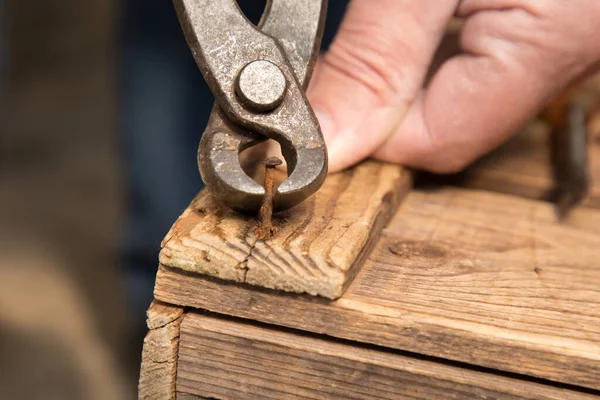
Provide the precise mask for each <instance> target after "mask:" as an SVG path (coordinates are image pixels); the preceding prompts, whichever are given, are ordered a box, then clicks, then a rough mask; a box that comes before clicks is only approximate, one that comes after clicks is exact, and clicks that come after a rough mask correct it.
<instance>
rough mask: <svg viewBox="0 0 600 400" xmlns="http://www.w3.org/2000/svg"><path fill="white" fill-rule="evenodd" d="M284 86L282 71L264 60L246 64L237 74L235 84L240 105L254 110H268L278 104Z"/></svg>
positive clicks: (280, 100) (282, 96)
mask: <svg viewBox="0 0 600 400" xmlns="http://www.w3.org/2000/svg"><path fill="white" fill-rule="evenodd" d="M286 88H287V82H286V79H285V76H284V75H283V72H281V70H280V69H279V67H278V66H277V65H275V64H273V63H272V62H269V61H265V60H258V61H252V62H251V63H249V64H247V65H246V66H245V67H244V68H243V69H242V71H240V73H239V75H238V76H237V80H236V85H235V89H236V93H237V95H238V96H239V97H240V99H241V101H242V105H243V106H244V107H246V108H247V109H249V110H250V111H255V112H265V111H270V110H272V109H274V108H276V107H277V106H278V105H280V104H281V102H282V101H283V98H284V96H285V90H286Z"/></svg>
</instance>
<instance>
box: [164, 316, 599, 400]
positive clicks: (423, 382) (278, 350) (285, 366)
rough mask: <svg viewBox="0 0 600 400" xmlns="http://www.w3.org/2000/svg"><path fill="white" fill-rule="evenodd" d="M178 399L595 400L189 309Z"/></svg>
mask: <svg viewBox="0 0 600 400" xmlns="http://www.w3.org/2000/svg"><path fill="white" fill-rule="evenodd" d="M176 387H177V399H178V400H182V399H190V400H191V399H197V398H210V399H298V398H302V399H318V400H321V399H403V398H411V399H414V398H419V399H442V398H443V399H450V398H453V399H466V398H494V399H498V398H501V399H521V398H523V399H531V398H535V399H557V400H559V399H560V400H564V399H592V398H596V397H595V396H592V395H590V394H584V393H581V392H576V391H573V390H568V389H564V388H558V387H552V386H548V385H543V384H540V383H534V382H528V381H524V380H519V379H517V378H515V377H505V376H499V375H495V374H493V373H490V372H489V371H486V372H482V371H476V370H470V369H466V368H462V367H459V366H456V365H447V364H443V363H439V362H435V361H430V360H423V359H419V358H413V357H410V356H407V355H404V354H399V353H397V352H388V351H385V350H382V349H373V348H364V347H357V346H355V345H352V344H349V343H340V342H332V341H328V340H326V338H323V337H318V336H317V337H315V336H304V335H301V334H299V333H297V332H286V331H281V330H277V329H273V328H270V327H264V326H257V325H251V324H247V323H244V322H242V321H238V320H231V319H221V318H218V317H215V316H211V315H206V314H200V313H197V312H190V313H188V314H187V315H186V318H185V320H184V321H183V323H182V324H181V336H180V341H179V363H178V370H177V385H176Z"/></svg>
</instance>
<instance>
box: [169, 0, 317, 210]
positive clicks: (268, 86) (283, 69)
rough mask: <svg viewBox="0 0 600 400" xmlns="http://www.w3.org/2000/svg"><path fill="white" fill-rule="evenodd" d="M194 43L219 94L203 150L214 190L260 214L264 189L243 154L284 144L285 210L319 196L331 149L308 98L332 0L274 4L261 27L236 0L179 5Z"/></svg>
mask: <svg viewBox="0 0 600 400" xmlns="http://www.w3.org/2000/svg"><path fill="white" fill-rule="evenodd" d="M174 2H175V8H176V10H177V14H178V17H179V20H180V23H181V25H182V27H183V31H184V33H185V36H186V40H187V42H188V45H189V47H190V49H191V51H192V53H193V56H194V58H195V60H196V62H197V64H198V66H199V68H200V70H201V71H202V74H203V76H204V79H205V80H206V82H207V83H208V86H209V87H210V89H211V91H212V92H213V94H214V96H215V105H214V107H213V110H212V113H211V115H210V119H209V122H208V125H207V127H206V130H205V131H204V134H203V136H202V139H201V141H200V146H199V148H198V166H199V169H200V174H201V175H202V179H203V181H204V183H205V185H206V187H207V188H208V190H209V191H210V192H211V193H212V195H213V196H215V197H216V198H217V199H218V200H220V201H222V202H223V203H225V204H227V205H229V206H230V207H232V208H234V209H237V210H240V211H245V212H254V211H257V210H258V209H259V208H260V206H261V202H262V199H263V197H264V195H265V189H264V188H263V187H262V186H261V185H259V184H258V183H256V182H255V181H254V180H252V179H251V178H250V177H249V176H248V175H246V173H245V172H244V171H243V170H242V167H241V166H240V162H239V152H240V151H242V150H244V149H246V148H248V147H251V146H253V145H255V144H257V143H259V142H261V141H264V140H266V139H268V138H270V139H274V140H275V141H277V142H279V144H280V145H281V149H282V154H283V156H284V158H285V159H286V161H287V164H288V177H287V179H286V180H284V181H283V182H282V183H281V184H280V185H279V187H278V188H277V190H276V192H275V196H274V199H273V207H274V210H275V211H280V210H284V209H287V208H289V207H292V206H294V205H296V204H298V203H300V202H302V201H303V200H305V199H306V198H307V197H308V196H310V195H311V194H313V193H314V192H315V191H316V190H317V189H318V188H319V187H320V186H321V184H322V183H323V181H324V179H325V176H326V174H327V151H326V148H325V142H324V139H323V135H322V133H321V130H320V128H319V124H318V122H317V119H316V117H315V115H314V113H313V111H312V109H311V107H310V105H309V103H308V101H307V99H306V96H305V91H306V88H307V86H308V83H309V81H310V77H311V74H312V70H313V67H314V63H315V59H316V56H317V54H318V51H319V47H320V42H321V37H322V33H323V26H324V22H325V10H326V0H270V1H267V6H266V8H265V11H264V14H263V17H262V19H261V21H260V23H259V24H258V26H255V25H254V24H252V23H251V22H250V21H249V20H248V19H247V18H246V17H245V15H244V14H243V13H242V11H241V10H240V9H239V7H238V5H237V2H236V1H235V0H174Z"/></svg>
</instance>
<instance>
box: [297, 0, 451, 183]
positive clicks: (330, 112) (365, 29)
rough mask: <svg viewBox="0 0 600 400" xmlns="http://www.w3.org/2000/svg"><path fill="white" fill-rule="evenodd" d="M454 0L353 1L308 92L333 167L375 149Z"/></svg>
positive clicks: (397, 119) (398, 116)
mask: <svg viewBox="0 0 600 400" xmlns="http://www.w3.org/2000/svg"><path fill="white" fill-rule="evenodd" d="M457 2H458V0H453V1H443V2H441V1H439V0H420V1H414V0H353V1H352V2H351V3H350V5H349V6H348V10H347V13H346V16H345V18H344V21H343V23H342V25H341V27H340V31H339V33H338V35H337V36H336V38H335V41H334V42H333V44H332V46H331V48H330V49H329V51H328V52H327V54H326V55H325V56H324V57H323V58H322V59H321V60H320V63H319V66H318V76H316V79H315V80H314V81H313V85H312V86H311V87H310V88H309V92H308V97H309V100H310V102H311V104H312V106H313V109H314V111H315V114H316V115H317V118H318V119H319V122H320V124H321V129H322V131H323V135H324V136H325V141H326V142H327V147H328V151H329V170H330V172H334V171H338V170H340V169H343V168H345V167H348V166H350V165H352V164H354V163H356V162H358V161H360V160H362V159H364V158H366V157H367V156H369V155H370V154H371V153H373V152H374V151H375V150H376V149H377V148H378V147H379V146H380V145H381V144H382V143H383V142H384V141H385V140H386V139H387V138H388V137H389V136H390V135H391V134H392V133H393V132H394V131H395V130H396V128H397V126H398V125H399V124H400V123H401V122H402V120H403V119H404V116H405V114H406V112H407V110H408V109H409V106H410V105H411V104H412V102H413V100H414V99H415V97H416V96H417V94H418V93H419V90H420V88H421V86H422V83H423V79H424V77H425V74H426V72H427V69H428V66H429V64H430V62H431V58H432V57H433V54H434V52H435V49H436V48H437V45H438V43H439V41H440V39H441V37H442V35H443V33H444V30H445V28H446V25H447V23H448V21H449V20H450V19H451V17H452V15H453V14H454V12H455V9H456V7H457Z"/></svg>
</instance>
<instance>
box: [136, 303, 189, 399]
mask: <svg viewBox="0 0 600 400" xmlns="http://www.w3.org/2000/svg"><path fill="white" fill-rule="evenodd" d="M183 319H184V318H183V308H181V307H175V306H171V305H167V304H164V303H161V302H160V301H154V302H152V304H151V305H150V308H149V309H148V320H147V323H148V328H149V329H150V330H149V331H148V333H147V334H146V337H145V338H144V349H143V351H142V366H141V371H140V381H139V385H138V398H139V399H140V400H142V399H143V400H174V399H175V376H176V375H177V352H178V351H179V328H180V326H181V321H182V320H183Z"/></svg>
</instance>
